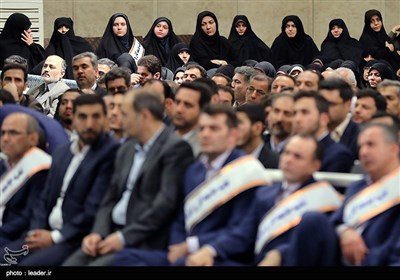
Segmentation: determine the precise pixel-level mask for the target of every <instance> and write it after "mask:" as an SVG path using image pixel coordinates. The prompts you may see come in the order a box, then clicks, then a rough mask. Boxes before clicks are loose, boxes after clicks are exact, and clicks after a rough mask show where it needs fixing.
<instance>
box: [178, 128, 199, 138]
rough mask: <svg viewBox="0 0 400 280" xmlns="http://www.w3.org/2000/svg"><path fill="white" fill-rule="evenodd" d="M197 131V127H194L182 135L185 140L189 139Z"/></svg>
mask: <svg viewBox="0 0 400 280" xmlns="http://www.w3.org/2000/svg"><path fill="white" fill-rule="evenodd" d="M195 132H196V129H192V130H191V131H189V132H187V133H185V134H183V135H182V136H181V138H182V139H183V140H188V139H189V138H190V137H191V136H192V135H193V134H194V133H195Z"/></svg>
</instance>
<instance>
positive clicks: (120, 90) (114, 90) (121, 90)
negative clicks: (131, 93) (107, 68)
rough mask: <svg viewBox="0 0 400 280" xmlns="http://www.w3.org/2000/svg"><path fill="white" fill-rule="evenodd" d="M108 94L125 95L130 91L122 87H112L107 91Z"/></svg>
mask: <svg viewBox="0 0 400 280" xmlns="http://www.w3.org/2000/svg"><path fill="white" fill-rule="evenodd" d="M107 91H108V93H110V94H116V93H125V92H127V91H128V88H127V87H124V86H120V87H110V88H108V89H107Z"/></svg>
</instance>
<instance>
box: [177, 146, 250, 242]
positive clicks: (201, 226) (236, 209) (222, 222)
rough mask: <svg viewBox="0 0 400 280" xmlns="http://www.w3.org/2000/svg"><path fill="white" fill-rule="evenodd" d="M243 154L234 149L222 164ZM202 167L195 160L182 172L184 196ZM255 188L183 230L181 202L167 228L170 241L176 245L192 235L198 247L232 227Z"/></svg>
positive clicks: (198, 180) (199, 177)
mask: <svg viewBox="0 0 400 280" xmlns="http://www.w3.org/2000/svg"><path fill="white" fill-rule="evenodd" d="M243 155H244V152H242V151H240V150H237V149H234V150H233V151H232V153H231V154H230V155H229V157H228V158H227V160H226V161H225V163H224V165H226V164H228V163H230V162H231V161H233V160H235V159H237V158H239V157H241V156H243ZM205 174H206V169H205V166H204V164H203V163H202V162H200V161H196V162H195V163H193V164H192V165H191V166H190V167H189V168H188V169H187V171H186V174H185V181H184V195H185V196H187V195H188V194H189V193H190V192H191V191H193V190H194V189H196V188H197V187H198V186H199V185H200V184H202V183H203V182H204V180H205ZM254 193H255V189H254V188H252V189H250V190H247V191H245V192H243V193H241V194H240V195H238V196H236V197H234V198H232V199H231V200H229V201H228V202H226V203H225V204H223V205H221V206H220V207H218V208H217V209H215V210H214V211H213V212H212V213H211V214H209V215H208V216H207V217H206V218H205V219H203V220H202V221H201V222H200V223H198V224H197V225H195V226H194V227H193V229H192V230H191V232H187V231H186V230H185V222H184V212H183V205H182V207H181V211H180V213H179V215H178V218H177V219H176V220H175V221H174V224H173V226H172V228H171V239H170V244H177V243H180V242H183V241H185V240H186V238H187V237H188V236H196V237H197V238H198V239H199V243H200V247H201V246H202V245H204V244H209V243H211V242H212V241H216V240H218V239H219V238H220V237H221V236H223V235H224V234H225V233H227V232H229V231H230V230H232V228H233V227H234V226H236V225H237V224H239V223H240V222H241V220H242V219H243V217H244V215H245V213H246V210H247V209H248V208H249V206H250V204H251V202H252V201H253V197H254Z"/></svg>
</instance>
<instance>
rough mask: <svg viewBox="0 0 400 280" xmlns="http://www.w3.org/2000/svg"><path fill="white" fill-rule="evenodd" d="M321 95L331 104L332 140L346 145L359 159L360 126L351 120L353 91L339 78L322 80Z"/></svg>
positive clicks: (329, 126) (330, 129)
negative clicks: (358, 138)
mask: <svg viewBox="0 0 400 280" xmlns="http://www.w3.org/2000/svg"><path fill="white" fill-rule="evenodd" d="M318 92H319V94H321V95H322V96H323V97H324V98H325V99H326V100H327V101H328V103H329V123H328V129H329V132H330V134H331V138H332V140H334V141H335V142H337V143H342V144H343V145H345V146H346V147H347V148H348V149H349V150H350V151H351V153H352V154H353V157H354V159H356V158H358V153H357V150H358V148H357V136H358V131H359V127H358V124H356V123H355V122H353V121H352V120H351V115H350V107H351V99H352V97H353V91H352V89H351V86H350V85H349V84H348V83H346V82H345V81H343V80H341V79H337V78H330V79H328V80H322V81H320V83H319V91H318Z"/></svg>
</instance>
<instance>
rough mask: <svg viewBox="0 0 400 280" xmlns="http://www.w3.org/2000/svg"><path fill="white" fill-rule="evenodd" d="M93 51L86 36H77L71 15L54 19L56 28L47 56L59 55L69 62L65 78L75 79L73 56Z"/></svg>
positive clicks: (47, 49)
mask: <svg viewBox="0 0 400 280" xmlns="http://www.w3.org/2000/svg"><path fill="white" fill-rule="evenodd" d="M87 51H88V52H93V48H92V46H91V45H90V44H89V42H88V41H86V40H85V39H84V38H82V37H80V36H76V35H75V32H74V22H73V21H72V19H71V18H69V17H59V18H57V19H56V20H55V21H54V30H53V34H52V35H51V38H50V42H49V45H48V46H47V48H46V56H49V55H58V56H60V57H62V58H64V60H65V61H66V62H67V71H66V76H65V78H67V79H73V78H74V76H73V74H72V67H71V65H72V58H73V57H74V56H75V55H77V54H80V53H83V52H87Z"/></svg>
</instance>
